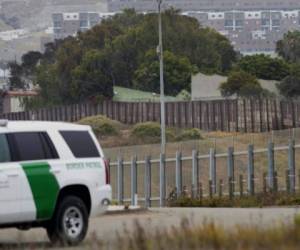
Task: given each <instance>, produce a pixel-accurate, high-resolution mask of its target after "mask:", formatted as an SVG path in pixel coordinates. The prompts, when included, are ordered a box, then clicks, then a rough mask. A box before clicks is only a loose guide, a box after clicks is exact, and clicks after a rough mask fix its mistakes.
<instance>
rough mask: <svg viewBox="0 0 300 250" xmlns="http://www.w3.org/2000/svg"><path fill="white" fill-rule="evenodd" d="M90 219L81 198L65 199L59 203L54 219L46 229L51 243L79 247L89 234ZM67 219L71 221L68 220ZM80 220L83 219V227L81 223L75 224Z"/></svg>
mask: <svg viewBox="0 0 300 250" xmlns="http://www.w3.org/2000/svg"><path fill="white" fill-rule="evenodd" d="M68 215H70V216H68ZM76 215H78V216H76ZM73 216H74V218H75V219H73ZM88 217H89V216H88V212H87V208H86V205H85V204H84V202H83V201H82V200H81V199H80V198H78V197H76V196H67V197H64V198H63V199H62V200H61V201H60V202H59V203H58V206H57V208H56V211H55V213H54V215H53V218H52V219H51V221H50V222H49V224H48V225H47V227H46V230H47V234H48V237H49V239H50V241H51V242H52V243H53V244H59V245H71V246H74V245H78V244H79V243H80V242H82V241H83V240H84V238H85V236H86V234H87V230H88V223H89V218H88ZM66 218H69V219H67V220H66ZM70 218H71V219H70ZM80 218H81V219H82V220H81V221H82V223H81V226H79V225H80V223H79V222H75V220H76V219H78V220H80ZM67 224H68V225H67Z"/></svg>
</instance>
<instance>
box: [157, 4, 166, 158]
mask: <svg viewBox="0 0 300 250" xmlns="http://www.w3.org/2000/svg"><path fill="white" fill-rule="evenodd" d="M162 1H163V0H157V3H158V32H159V45H158V48H157V53H158V56H159V63H160V113H161V123H160V124H161V154H163V155H165V153H166V115H165V90H164V57H163V41H162V20H161V19H162V17H161V5H162Z"/></svg>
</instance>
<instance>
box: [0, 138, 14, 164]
mask: <svg viewBox="0 0 300 250" xmlns="http://www.w3.org/2000/svg"><path fill="white" fill-rule="evenodd" d="M10 161H11V157H10V151H9V145H8V141H7V138H6V135H5V134H0V163H3V162H10Z"/></svg>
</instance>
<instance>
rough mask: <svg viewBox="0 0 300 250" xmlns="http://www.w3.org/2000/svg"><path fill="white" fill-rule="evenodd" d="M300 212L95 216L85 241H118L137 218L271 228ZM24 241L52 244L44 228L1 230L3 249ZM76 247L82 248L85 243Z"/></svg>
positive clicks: (167, 211)
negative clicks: (185, 220) (118, 236)
mask: <svg viewBox="0 0 300 250" xmlns="http://www.w3.org/2000/svg"><path fill="white" fill-rule="evenodd" d="M296 214H300V208H295V207H293V208H262V209H261V208H251V209H240V208H162V209H161V208H153V209H150V210H149V211H141V212H136V213H129V214H121V213H120V214H118V213H117V214H111V215H104V216H101V217H97V218H93V219H91V221H90V227H89V233H88V236H87V239H86V241H85V242H84V245H85V244H90V242H92V241H95V239H100V240H104V241H109V242H114V241H115V240H116V238H117V233H118V234H120V235H122V234H124V233H125V232H126V231H127V233H128V232H129V233H130V232H132V231H133V230H134V229H135V228H136V226H135V225H136V221H138V222H139V224H140V225H142V226H143V227H144V228H145V229H146V230H148V231H150V232H151V231H155V230H157V229H159V230H162V229H169V228H171V227H172V226H175V227H180V225H181V222H182V219H188V220H189V221H190V223H191V224H192V225H201V223H203V222H207V221H214V222H215V223H216V224H218V225H220V226H223V227H225V228H231V227H234V226H236V225H255V226H258V227H271V226H274V225H275V224H276V223H292V222H293V219H294V216H295V215H296ZM20 243H21V247H22V248H34V249H39V248H44V247H45V245H46V248H47V246H49V247H50V245H49V242H48V239H47V235H46V233H45V231H44V230H43V229H33V230H29V231H18V230H16V229H3V230H0V248H15V247H17V246H19V244H20ZM73 249H82V246H79V247H78V248H73Z"/></svg>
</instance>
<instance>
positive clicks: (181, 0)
mask: <svg viewBox="0 0 300 250" xmlns="http://www.w3.org/2000/svg"><path fill="white" fill-rule="evenodd" d="M103 1H104V2H106V4H107V9H108V11H110V12H115V11H120V10H122V9H124V8H135V9H136V10H137V11H153V10H156V9H157V7H156V6H157V1H156V0H103ZM163 6H164V8H168V7H170V6H173V7H174V8H177V9H180V10H182V11H191V10H196V11H197V10H203V11H204V10H205V11H227V10H233V9H238V10H264V9H267V10H268V9H273V10H284V9H297V8H298V9H300V1H299V0H260V1H259V0H164V1H163Z"/></svg>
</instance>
